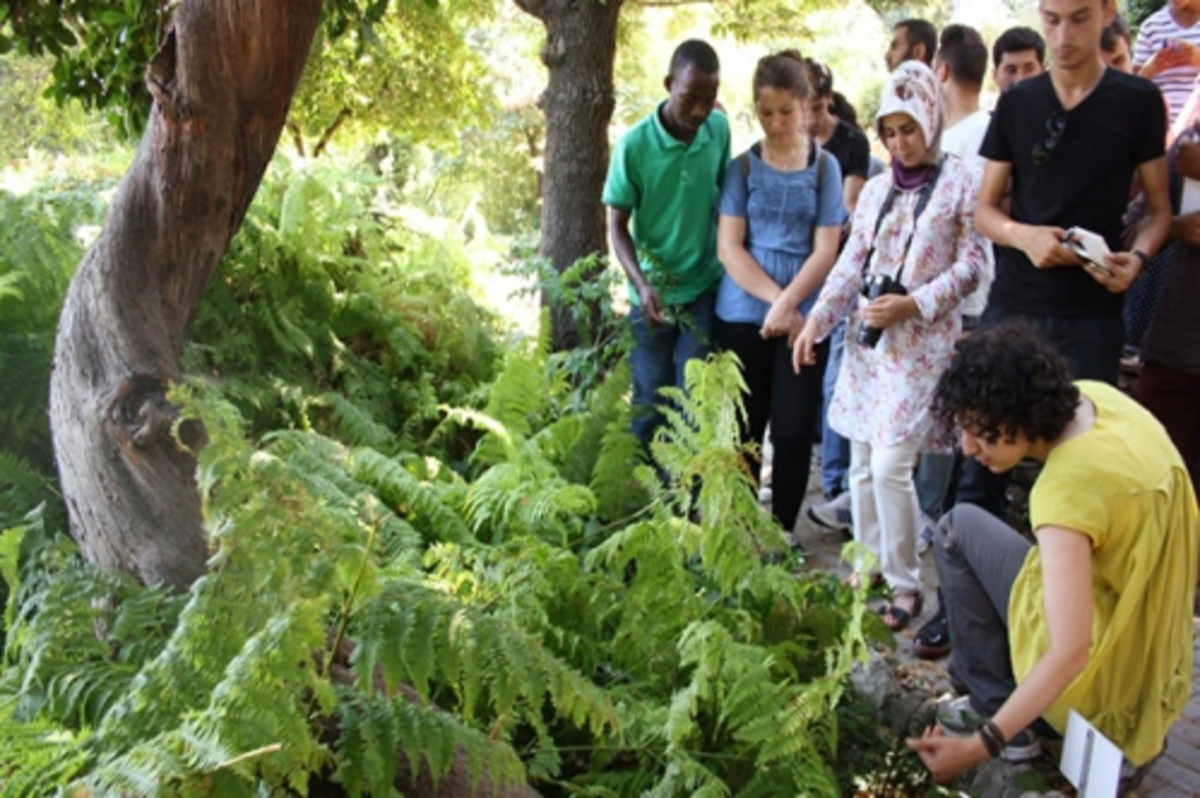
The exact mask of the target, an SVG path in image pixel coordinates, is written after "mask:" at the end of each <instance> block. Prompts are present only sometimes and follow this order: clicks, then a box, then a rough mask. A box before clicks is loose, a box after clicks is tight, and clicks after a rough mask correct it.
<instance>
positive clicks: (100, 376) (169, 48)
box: [50, 0, 321, 588]
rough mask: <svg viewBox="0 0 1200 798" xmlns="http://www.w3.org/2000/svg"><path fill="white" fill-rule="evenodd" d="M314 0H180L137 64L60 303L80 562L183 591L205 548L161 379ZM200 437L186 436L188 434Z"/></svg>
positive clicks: (59, 383) (59, 366)
mask: <svg viewBox="0 0 1200 798" xmlns="http://www.w3.org/2000/svg"><path fill="white" fill-rule="evenodd" d="M320 11H321V0H257V1H256V2H253V3H243V2H238V0H188V2H186V3H182V4H181V5H180V6H179V9H178V11H177V13H176V15H175V18H174V20H173V23H172V26H171V28H170V29H169V32H168V34H167V37H166V39H165V41H164V44H163V46H162V49H161V50H160V51H159V53H158V54H157V55H156V56H155V58H154V61H153V62H152V63H151V64H150V66H149V67H148V69H147V82H148V85H149V88H150V92H151V95H152V96H153V98H154V103H153V107H152V109H151V114H150V121H149V124H148V125H147V129H146V133H145V135H144V137H143V138H142V141H141V144H140V146H139V147H138V151H137V155H136V156H135V158H134V162H133V165H132V166H131V167H130V169H129V172H128V174H126V176H125V178H124V180H123V181H122V182H121V186H120V189H119V190H118V192H117V195H116V198H115V199H114V200H113V204H112V207H111V209H110V210H109V214H108V221H107V223H106V224H105V226H104V230H103V232H102V233H101V234H100V238H99V240H98V241H97V242H96V244H95V246H94V247H92V249H91V250H90V251H89V252H88V254H87V256H86V257H85V258H84V260H83V264H82V265H81V266H80V267H79V271H78V272H77V274H76V275H75V279H74V280H72V282H71V287H70V289H69V291H68V292H67V297H66V302H65V304H64V306H63V313H62V319H61V322H60V325H59V331H58V340H57V342H56V346H55V358H54V373H53V375H52V377H51V382H50V423H51V428H52V431H53V435H54V444H55V453H56V457H57V460H58V471H59V477H60V479H61V482H62V490H63V495H64V497H65V499H66V503H67V509H68V512H69V515H70V524H71V534H72V535H73V536H74V537H75V539H76V541H77V542H78V543H79V548H80V550H81V551H82V552H83V555H84V557H85V558H87V559H88V560H89V561H90V562H93V563H95V564H97V565H99V566H101V567H102V568H105V569H112V570H119V571H125V572H127V573H132V574H134V575H135V576H137V578H138V579H140V580H141V581H142V582H144V583H147V584H150V583H165V584H168V585H173V586H176V587H181V588H182V587H186V586H187V585H189V584H191V582H192V581H193V580H194V579H195V578H196V577H197V576H199V575H200V574H202V573H203V572H204V567H205V562H206V560H207V544H206V536H205V532H204V527H203V524H202V519H201V514H200V500H199V496H198V493H197V491H196V486H195V462H194V460H193V458H192V457H191V456H190V455H189V454H188V453H187V451H185V450H184V449H181V448H180V447H179V446H178V445H177V444H176V442H175V440H174V439H173V437H172V435H171V426H172V422H173V413H172V410H171V407H170V405H169V404H168V403H167V401H166V397H165V393H166V390H167V387H168V383H169V382H170V381H172V380H178V379H179V377H180V357H181V355H182V353H183V345H184V341H185V339H186V336H187V331H188V326H189V324H190V322H191V320H192V317H193V315H194V313H195V311H196V308H197V306H198V305H199V303H200V298H201V296H202V295H203V293H204V289H205V286H206V285H207V284H208V281H209V279H210V278H211V277H212V274H213V272H214V270H215V269H216V267H217V264H218V262H219V261H220V259H221V256H222V255H223V254H224V253H225V250H226V248H227V247H228V246H229V241H230V239H231V238H232V237H233V234H234V233H235V232H236V231H237V229H238V227H239V226H240V225H241V223H242V219H243V217H244V215H245V213H246V209H247V207H248V206H249V205H250V201H251V199H253V197H254V193H255V192H256V191H257V190H258V185H259V182H260V181H261V180H262V176H263V172H264V171H265V170H266V168H267V164H268V163H269V162H270V160H271V155H272V154H273V153H274V152H275V146H276V143H277V141H278V139H279V134H280V131H281V130H282V129H283V124H284V121H285V120H286V118H287V111H288V106H289V104H290V103H291V100H292V95H293V94H294V93H295V90H296V85H297V83H298V82H299V80H300V75H301V72H302V71H303V69H304V64H305V61H307V59H308V52H309V48H310V46H311V44H312V39H313V34H314V33H315V31H316V28H317V23H318V21H319V18H320ZM197 435H198V433H197Z"/></svg>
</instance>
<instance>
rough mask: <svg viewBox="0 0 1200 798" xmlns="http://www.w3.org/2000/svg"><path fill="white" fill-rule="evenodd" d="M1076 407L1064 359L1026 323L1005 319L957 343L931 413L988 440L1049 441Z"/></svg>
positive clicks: (948, 424) (1074, 389)
mask: <svg viewBox="0 0 1200 798" xmlns="http://www.w3.org/2000/svg"><path fill="white" fill-rule="evenodd" d="M1078 404H1079V389H1078V388H1077V387H1076V386H1075V384H1074V383H1073V382H1072V378H1071V370H1070V367H1069V366H1068V365H1067V362H1066V360H1064V359H1063V357H1062V355H1060V354H1059V353H1058V352H1057V351H1056V350H1055V348H1054V347H1053V346H1052V345H1051V344H1050V342H1049V341H1047V340H1046V338H1045V337H1044V336H1043V335H1042V334H1041V333H1040V332H1039V331H1038V330H1037V329H1036V328H1034V327H1033V326H1031V325H1030V324H1028V323H1026V322H1021V321H1005V322H1002V323H1000V324H998V325H996V326H995V327H991V328H988V329H986V330H981V331H979V332H975V333H972V334H971V335H968V336H967V337H966V338H964V339H963V340H961V341H959V343H958V346H957V348H956V350H955V353H954V360H953V361H951V363H950V368H948V369H946V371H945V373H943V374H942V377H941V379H940V380H939V381H938V386H937V392H936V393H935V395H934V400H933V412H934V414H935V415H936V416H937V418H938V420H939V421H941V422H942V423H944V424H945V425H946V427H947V428H949V429H953V428H956V427H966V428H967V429H968V430H969V431H970V432H971V433H972V434H974V435H979V436H980V437H982V438H985V439H987V440H992V441H996V440H1000V439H1002V438H1003V439H1006V440H1008V441H1012V440H1015V439H1016V437H1017V435H1024V436H1025V437H1026V438H1029V439H1030V440H1038V439H1041V440H1044V441H1052V440H1055V439H1056V438H1058V437H1059V436H1060V435H1062V433H1063V430H1065V429H1066V428H1067V425H1068V424H1069V423H1070V422H1071V419H1072V418H1074V416H1075V407H1076V405H1078Z"/></svg>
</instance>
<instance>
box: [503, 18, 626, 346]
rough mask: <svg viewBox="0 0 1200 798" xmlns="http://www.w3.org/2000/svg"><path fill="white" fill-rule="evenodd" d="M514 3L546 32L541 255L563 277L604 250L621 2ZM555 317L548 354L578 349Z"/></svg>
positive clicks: (568, 323)
mask: <svg viewBox="0 0 1200 798" xmlns="http://www.w3.org/2000/svg"><path fill="white" fill-rule="evenodd" d="M515 2H516V4H517V6H518V7H519V8H520V9H521V10H522V11H525V12H526V13H528V14H531V15H533V16H535V17H537V18H538V19H540V20H541V21H542V24H543V25H544V26H545V28H546V44H545V46H544V47H543V49H542V62H543V63H544V64H545V65H546V67H547V68H548V69H549V71H550V80H549V84H548V85H547V87H546V91H545V93H544V94H543V95H542V97H541V100H540V101H539V105H540V106H541V108H542V111H543V113H545V115H546V150H545V159H544V164H545V167H544V172H543V177H542V245H541V254H542V256H543V257H544V258H546V259H548V260H549V261H550V262H551V263H552V264H553V265H554V268H555V269H556V270H558V271H559V272H562V271H563V270H564V269H567V268H568V267H570V266H571V265H572V264H574V263H575V262H576V261H578V260H580V259H581V258H586V257H588V256H590V255H595V254H598V253H603V252H605V251H606V250H607V245H606V241H605V237H606V233H607V225H606V224H605V218H604V206H603V205H602V204H601V202H600V195H601V193H602V192H603V190H604V177H605V173H606V171H607V168H608V124H609V121H610V120H611V119H612V114H613V108H614V106H615V104H616V99H615V97H614V93H613V62H614V60H615V59H616V53H617V20H618V18H619V16H620V13H621V6H622V5H623V0H515ZM553 311H554V312H553V320H554V336H553V346H554V349H555V350H559V351H561V350H564V349H570V348H572V347H575V346H577V345H578V344H579V343H580V338H579V334H578V331H577V330H576V327H575V323H574V321H573V320H572V319H570V318H568V317H567V316H566V314H564V313H562V312H561V311H560V310H559V309H553ZM595 323H596V319H593V325H595Z"/></svg>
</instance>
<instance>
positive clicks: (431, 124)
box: [289, 0, 494, 154]
mask: <svg viewBox="0 0 1200 798" xmlns="http://www.w3.org/2000/svg"><path fill="white" fill-rule="evenodd" d="M375 5H376V6H377V7H379V8H380V10H381V11H382V10H383V9H386V8H387V5H388V4H387V3H386V2H384V3H382V4H379V3H376V4H375ZM493 8H494V3H489V2H486V1H485V0H470V2H455V3H451V4H446V5H444V6H441V7H439V5H438V4H437V3H426V2H398V3H397V4H396V7H395V8H394V9H392V10H391V11H390V13H386V14H383V15H382V16H380V17H379V18H378V19H376V20H373V21H371V22H370V24H367V23H366V22H364V24H361V25H352V26H351V27H349V28H348V29H347V30H346V32H345V34H344V35H340V36H335V35H333V34H334V33H336V31H334V30H331V29H330V27H326V28H325V29H324V30H323V31H322V32H321V33H319V34H318V37H317V41H316V42H315V43H314V45H313V57H312V58H310V61H309V64H308V66H307V68H306V69H305V73H304V78H303V79H302V81H301V84H300V88H299V89H298V90H297V93H296V98H295V100H294V102H293V106H292V111H291V114H290V116H289V127H290V128H291V130H292V131H293V135H299V136H302V137H304V138H306V139H308V140H309V141H312V142H315V143H316V146H322V145H321V144H320V142H321V141H328V139H329V137H331V136H332V135H333V134H334V132H335V131H337V130H338V129H341V128H344V129H349V130H352V131H353V132H354V133H355V134H356V135H358V136H364V137H367V138H370V137H371V136H373V135H375V134H377V133H379V132H381V131H388V132H389V133H390V134H391V135H394V136H396V137H398V138H402V139H408V140H412V141H416V142H421V143H425V144H430V145H437V146H438V147H439V148H440V149H445V148H446V147H448V146H450V147H453V146H455V145H457V144H458V142H459V136H460V133H461V132H462V131H461V130H460V129H459V126H458V125H456V124H451V123H450V121H449V120H464V122H465V125H466V126H469V127H474V128H479V129H487V128H488V127H489V119H488V116H489V114H490V111H491V108H490V103H489V101H490V100H491V96H490V92H489V91H488V89H489V85H488V80H487V73H486V70H485V67H484V65H483V62H482V61H481V59H480V58H479V56H478V55H477V54H476V53H475V52H474V51H473V50H472V49H471V48H470V47H469V46H468V42H467V40H466V39H465V36H464V34H465V32H466V30H467V29H469V28H471V27H472V26H476V25H481V24H483V23H485V22H486V21H487V19H488V17H489V16H490V14H491V11H492V9H493ZM459 124H463V123H459ZM313 154H319V153H317V152H315V150H314V153H313Z"/></svg>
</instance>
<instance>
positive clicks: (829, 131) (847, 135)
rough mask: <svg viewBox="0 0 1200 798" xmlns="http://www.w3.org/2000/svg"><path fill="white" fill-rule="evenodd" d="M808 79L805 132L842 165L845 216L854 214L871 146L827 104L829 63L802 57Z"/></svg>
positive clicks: (830, 94)
mask: <svg viewBox="0 0 1200 798" xmlns="http://www.w3.org/2000/svg"><path fill="white" fill-rule="evenodd" d="M805 63H806V64H807V65H808V72H809V76H810V77H811V79H812V94H811V95H809V98H810V99H809V102H808V109H807V110H808V135H810V136H812V138H813V140H815V141H816V142H817V143H818V144H820V145H821V147H822V148H824V149H825V150H828V151H829V154H830V155H832V156H833V157H834V158H836V159H837V162H838V166H840V167H841V168H842V201H843V204H845V206H846V214H847V216H853V215H854V208H855V206H856V205H857V204H858V193H859V192H860V191H862V187H863V183H865V182H866V180H867V170H868V169H869V168H870V165H871V146H870V144H868V143H867V137H866V135H865V134H864V133H863V132H862V131H861V130H859V129H857V128H855V127H851V126H850V125H848V124H846V123H845V122H843V121H842V120H840V119H838V118H837V117H836V116H835V115H834V114H833V111H832V110H831V108H830V104H831V103H832V102H833V73H832V72H830V71H829V67H827V66H825V65H824V64H822V63H820V62H818V61H814V60H813V59H811V58H806V59H805Z"/></svg>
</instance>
